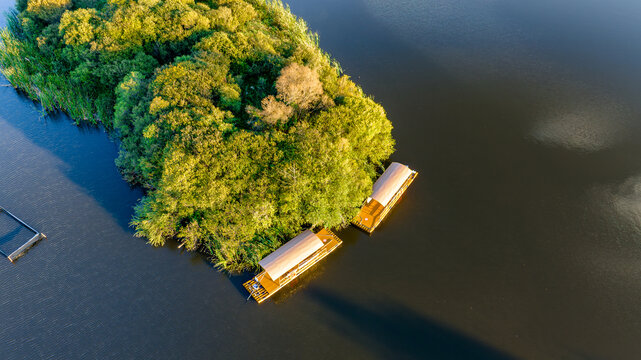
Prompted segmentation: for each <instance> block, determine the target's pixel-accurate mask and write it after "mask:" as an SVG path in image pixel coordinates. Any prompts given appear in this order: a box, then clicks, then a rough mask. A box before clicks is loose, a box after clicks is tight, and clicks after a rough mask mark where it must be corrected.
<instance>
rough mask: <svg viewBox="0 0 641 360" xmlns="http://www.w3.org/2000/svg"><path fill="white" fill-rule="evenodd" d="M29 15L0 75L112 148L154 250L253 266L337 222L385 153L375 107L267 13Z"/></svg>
mask: <svg viewBox="0 0 641 360" xmlns="http://www.w3.org/2000/svg"><path fill="white" fill-rule="evenodd" d="M31 1H33V0H31ZM31 1H30V2H29V4H28V6H27V8H26V9H21V10H22V11H21V12H20V13H19V14H12V15H10V17H9V31H4V32H3V33H2V34H0V35H1V39H2V41H1V44H2V47H1V48H0V66H1V68H2V71H3V73H4V74H5V76H6V77H7V79H8V80H9V81H10V82H11V83H12V84H14V86H16V87H19V88H21V89H22V90H24V91H25V92H26V93H27V94H29V95H30V96H31V97H32V98H34V99H37V100H39V101H41V102H42V104H43V107H44V108H45V109H62V110H65V111H67V112H68V113H69V114H70V115H71V116H72V117H73V118H75V119H76V120H83V119H86V120H90V121H101V122H102V123H103V124H104V125H105V126H107V127H108V128H109V129H111V130H112V131H113V132H114V133H115V134H116V135H117V136H118V138H119V140H120V147H121V151H120V155H119V157H118V159H117V160H116V163H117V165H118V166H119V168H120V169H121V171H122V174H123V176H124V177H125V179H127V180H128V181H130V182H132V183H136V184H140V185H142V186H144V187H145V188H146V189H147V190H148V191H147V195H146V196H145V197H144V198H143V199H142V201H141V202H140V204H139V205H138V206H137V208H136V215H135V218H134V220H133V222H132V223H133V224H134V225H135V227H136V229H137V234H138V235H140V236H144V237H146V238H147V239H148V240H149V242H150V243H151V244H153V245H163V244H164V243H165V241H166V240H167V239H169V238H174V239H177V240H178V241H180V242H182V243H183V244H184V245H185V247H186V248H187V249H190V250H195V249H201V250H204V251H206V252H207V253H209V254H210V255H211V256H212V258H213V259H214V260H215V261H216V263H217V264H218V265H219V266H221V267H223V268H225V269H228V270H238V269H243V268H248V267H253V266H256V265H257V263H258V261H259V260H260V259H261V258H262V257H263V256H264V255H265V254H268V253H270V252H271V251H273V250H274V249H275V248H276V247H278V246H279V245H280V244H281V243H282V242H283V241H286V240H288V239H289V238H290V237H291V236H293V235H295V234H296V233H298V232H299V231H301V230H302V229H304V228H309V227H312V226H326V227H334V226H342V225H345V224H346V223H348V221H349V219H350V218H351V217H353V216H354V215H355V213H356V212H357V211H358V207H359V206H360V205H361V203H362V201H363V199H365V197H366V196H367V195H369V192H370V191H371V186H372V179H373V178H374V176H375V175H376V172H377V170H378V169H379V168H380V165H381V163H382V162H383V161H384V160H385V159H386V158H387V157H388V156H389V155H390V154H391V152H392V151H393V147H394V141H393V139H392V137H391V130H392V125H391V123H390V122H389V120H388V119H387V117H386V115H385V111H384V110H383V108H382V107H381V106H380V105H378V104H376V103H375V102H374V101H373V100H371V99H370V98H368V97H366V96H365V95H364V94H363V92H362V90H361V89H360V88H359V87H358V86H357V85H356V84H354V83H353V82H352V81H351V80H350V79H349V77H347V76H346V75H343V74H342V73H341V70H340V67H339V66H338V64H337V63H336V62H334V61H332V60H331V58H330V57H329V56H328V55H327V54H326V53H324V52H323V51H322V50H321V49H320V48H319V47H318V38H317V36H316V35H315V34H312V33H310V32H309V31H308V29H307V26H306V25H305V23H304V22H303V21H302V20H300V19H297V18H296V17H295V16H293V15H292V14H291V12H290V11H289V9H287V8H285V7H284V6H283V4H282V3H281V2H279V1H268V2H265V1H262V0H210V1H206V2H195V1H194V0H138V1H135V0H109V1H108V2H107V1H103V0H94V1H89V0H86V1H85V2H84V3H81V2H78V3H74V4H75V5H74V10H73V11H67V12H66V13H62V12H59V13H56V14H57V15H56V16H58V17H60V16H62V17H61V18H60V22H59V24H58V22H56V21H55V20H46V19H45V18H44V17H43V15H42V14H43V13H42V12H41V13H36V12H35V10H34V9H35V5H32V3H31ZM41 1H42V0H41ZM33 4H36V3H35V2H34V3H33ZM61 4H63V5H60V6H58V9H63V10H64V9H66V7H67V5H64V3H61ZM79 4H85V5H84V6H81V5H79ZM30 7H31V8H30ZM52 14H53V13H52ZM45 17H47V19H54V17H53V15H52V16H51V17H48V16H45ZM43 20H45V21H44V22H43ZM47 21H49V22H50V23H48V22H47ZM51 21H53V22H51Z"/></svg>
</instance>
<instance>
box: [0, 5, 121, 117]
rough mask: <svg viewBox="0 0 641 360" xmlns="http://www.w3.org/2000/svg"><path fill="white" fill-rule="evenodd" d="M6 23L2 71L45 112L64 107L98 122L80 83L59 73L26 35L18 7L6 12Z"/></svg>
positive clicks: (1, 35)
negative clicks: (17, 11) (15, 9)
mask: <svg viewBox="0 0 641 360" xmlns="http://www.w3.org/2000/svg"><path fill="white" fill-rule="evenodd" d="M7 23H8V26H7V27H6V28H4V29H2V30H0V72H1V73H2V75H4V77H5V78H6V79H7V80H8V81H9V82H10V83H11V85H12V86H13V87H15V88H16V89H20V90H22V91H23V92H24V93H25V94H26V95H27V96H28V97H29V98H31V99H32V100H34V101H38V102H39V103H40V104H41V106H42V110H43V111H44V112H53V111H57V110H61V111H64V112H66V113H67V114H69V116H70V117H71V118H72V119H74V120H75V121H76V123H79V122H80V121H88V122H90V123H92V124H96V123H97V122H98V121H99V120H100V118H99V117H98V115H97V113H98V112H99V111H98V110H97V109H96V105H95V103H94V101H93V100H92V99H91V98H90V97H89V96H88V95H87V94H85V93H84V92H83V91H82V88H81V86H78V84H73V83H72V81H71V80H70V79H69V78H68V77H66V76H65V75H63V74H58V73H57V72H56V71H55V68H56V67H55V66H54V64H52V63H51V61H52V60H51V57H48V56H44V55H43V54H42V53H41V51H40V49H39V48H38V46H37V45H36V44H35V42H33V41H30V39H26V37H25V34H24V31H23V29H22V25H21V23H20V19H19V18H18V17H17V14H16V13H15V11H14V12H11V13H9V14H8V15H7ZM103 116H104V115H103ZM103 122H104V121H103ZM105 125H109V124H105Z"/></svg>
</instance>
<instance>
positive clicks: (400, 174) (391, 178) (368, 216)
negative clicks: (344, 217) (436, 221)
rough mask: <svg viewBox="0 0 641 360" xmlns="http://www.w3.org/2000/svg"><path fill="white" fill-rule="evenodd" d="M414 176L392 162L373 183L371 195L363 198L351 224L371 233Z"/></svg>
mask: <svg viewBox="0 0 641 360" xmlns="http://www.w3.org/2000/svg"><path fill="white" fill-rule="evenodd" d="M416 176H418V173H417V172H416V171H414V170H412V169H410V168H409V167H407V166H405V165H403V164H399V163H397V162H394V163H392V164H391V165H390V166H388V167H387V169H386V170H385V172H384V173H383V175H381V177H380V178H379V179H378V180H376V182H375V183H374V186H373V187H372V195H371V196H370V197H368V198H367V200H365V203H364V204H363V207H362V208H361V211H360V212H359V213H358V215H356V217H354V219H352V224H353V225H354V226H357V227H359V228H361V229H363V230H365V231H366V232H367V233H370V234H371V233H372V231H374V229H376V227H377V226H378V225H379V224H380V223H381V221H383V219H385V217H386V216H387V214H388V213H389V212H390V210H392V208H393V207H394V205H396V203H397V202H398V200H399V199H400V198H401V196H402V195H403V194H404V193H405V191H406V190H407V188H408V187H409V186H410V184H412V182H413V181H414V179H416Z"/></svg>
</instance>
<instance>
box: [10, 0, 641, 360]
mask: <svg viewBox="0 0 641 360" xmlns="http://www.w3.org/2000/svg"><path fill="white" fill-rule="evenodd" d="M0 4H1V7H2V8H3V9H7V8H9V6H11V4H12V1H11V0H0ZM290 4H291V7H292V10H293V11H294V13H296V14H297V15H299V16H302V17H303V18H304V19H306V20H307V21H308V23H309V24H310V27H311V28H312V29H313V30H315V31H317V32H318V33H319V34H320V36H321V46H322V47H323V48H324V49H325V50H327V51H328V52H330V53H331V54H332V55H333V56H334V57H335V58H336V59H338V60H339V61H340V62H341V63H342V65H343V67H344V70H345V71H346V72H347V73H348V74H350V75H351V76H352V77H353V78H354V79H355V80H356V82H358V83H359V84H361V85H362V86H363V88H364V89H365V91H366V92H367V93H369V94H372V95H373V96H374V97H375V99H376V100H377V101H379V102H381V103H382V104H383V105H384V106H385V108H386V109H387V111H388V114H389V117H390V119H391V120H392V121H393V122H394V124H395V130H394V135H395V137H396V139H397V141H398V145H397V148H398V151H397V152H396V153H395V155H394V157H393V159H394V160H397V161H401V162H404V163H407V164H409V165H410V166H411V167H412V168H415V169H417V170H419V171H420V176H419V178H418V179H417V180H416V182H415V183H414V185H413V186H412V187H411V188H410V190H409V192H408V193H407V195H406V197H405V198H404V200H403V201H401V202H400V204H399V205H398V207H397V208H396V209H395V210H394V211H393V212H392V214H391V216H390V217H389V218H388V219H387V221H386V222H385V223H384V225H383V226H381V227H380V228H379V229H378V230H377V231H376V233H375V234H374V235H373V236H371V237H368V236H365V235H364V234H363V233H361V232H359V231H357V230H356V229H353V228H348V229H346V230H344V231H342V232H340V236H341V237H342V238H343V240H344V246H343V247H342V248H341V249H339V250H338V251H337V252H335V253H334V254H333V255H332V256H331V257H330V258H328V259H327V261H325V262H323V263H322V264H321V265H320V266H319V267H318V268H316V269H315V270H314V271H312V272H311V273H309V274H306V275H305V276H304V277H303V278H301V279H299V280H298V281H297V283H296V284H295V285H294V286H291V287H289V288H288V290H287V291H284V292H283V294H279V295H278V296H276V297H275V299H274V300H273V301H269V302H268V303H266V304H263V305H261V306H258V305H256V304H255V303H253V302H247V303H246V302H245V298H246V294H245V292H244V291H243V290H242V288H241V283H242V281H243V280H245V279H246V278H247V277H248V276H249V275H247V274H246V275H243V276H234V277H231V278H230V277H228V276H227V275H225V274H221V273H219V272H217V271H215V270H214V269H212V268H211V267H210V266H209V265H207V263H206V262H204V261H203V260H202V259H201V258H200V257H199V256H197V255H194V254H189V253H184V252H182V251H180V250H179V249H176V248H175V246H169V247H166V248H160V249H157V248H152V247H150V246H148V245H146V244H145V242H144V240H141V239H137V238H134V237H133V232H132V229H131V228H129V227H128V222H129V220H130V218H131V215H132V206H133V205H134V204H135V203H136V201H137V199H139V198H140V197H141V192H140V191H139V190H136V189H131V188H129V186H128V185H127V184H126V183H125V182H124V181H123V180H121V178H120V176H119V174H118V172H117V170H116V168H115V166H114V163H113V160H114V158H115V157H116V153H117V148H116V145H115V144H114V143H112V142H111V141H110V140H109V138H108V136H107V135H106V134H105V133H104V132H103V131H101V130H98V129H93V128H83V127H80V128H79V127H76V126H73V125H71V123H70V122H69V119H68V118H67V117H66V116H63V115H56V116H51V117H42V116H41V115H40V113H39V110H38V106H37V105H34V104H33V103H32V102H31V101H29V100H27V99H25V98H23V97H22V96H20V95H19V94H17V93H16V92H15V91H14V90H13V89H12V88H7V87H0V205H1V206H4V207H6V208H8V209H10V210H11V211H12V212H14V213H15V214H16V215H18V216H20V217H22V218H23V219H24V220H26V221H27V222H29V223H30V224H31V225H32V226H34V227H36V228H37V229H39V230H40V231H42V232H44V233H46V234H47V235H48V237H49V238H48V239H47V240H45V241H43V242H41V243H40V244H39V245H37V246H36V247H34V248H33V249H32V250H31V251H30V252H29V253H28V254H27V255H26V256H24V257H23V258H21V259H20V260H19V261H18V262H17V263H16V264H11V263H9V261H5V260H2V259H0V359H39V358H44V359H94V358H95V359H129V358H156V359H179V358H182V359H190V358H201V359H202V358H207V359H210V358H216V359H226V358H250V357H251V358H254V359H262V358H277V357H278V358H286V359H299V358H318V359H343V358H345V359H363V358H390V359H397V358H426V359H432V358H433V359H443V358H445V359H448V358H454V359H459V358H488V359H502V358H510V357H518V358H532V359H556V358H562V359H597V358H607V359H639V358H641V341H640V340H639V339H641V306H639V300H640V299H641V129H640V127H641V126H640V124H641V107H640V106H639V99H641V26H639V24H640V23H641V3H639V2H638V1H614V2H612V1H609V2H606V1H592V0H581V1H579V0H572V1H562V2H561V1H552V0H543V1H536V2H532V1H530V2H526V1H501V0H494V1H492V0H472V1H462V0H451V1H427V0H399V1H383V0H341V1H338V0H326V1H304V0H295V1H290ZM3 21H4V20H3ZM0 82H2V83H6V81H5V80H4V79H2V80H0ZM3 234H4V233H3ZM9 236H10V235H9Z"/></svg>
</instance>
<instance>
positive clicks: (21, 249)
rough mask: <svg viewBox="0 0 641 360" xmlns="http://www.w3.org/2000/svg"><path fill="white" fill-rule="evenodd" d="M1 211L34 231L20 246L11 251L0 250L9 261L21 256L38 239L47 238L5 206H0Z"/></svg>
mask: <svg viewBox="0 0 641 360" xmlns="http://www.w3.org/2000/svg"><path fill="white" fill-rule="evenodd" d="M2 213H4V214H7V215H8V216H9V217H10V218H11V219H13V220H14V221H15V222H17V223H18V224H20V225H21V226H23V227H25V228H26V229H27V230H29V231H31V232H33V233H34V235H33V236H32V237H31V238H30V239H29V240H27V242H25V243H24V244H22V245H21V246H20V247H18V248H17V249H15V250H14V251H12V252H11V253H9V254H6V253H5V252H4V251H2V250H0V254H2V255H4V256H5V257H6V258H7V259H9V261H11V262H14V261H15V260H16V259H17V258H19V257H20V256H22V255H23V254H24V253H25V252H26V251H27V250H28V249H29V248H30V247H32V246H33V245H34V244H35V243H37V242H38V241H40V240H42V239H46V238H47V237H46V236H45V235H44V234H43V233H41V232H39V231H37V230H36V229H34V228H32V227H31V226H29V225H28V224H27V223H25V222H24V221H22V220H20V218H18V217H17V216H15V215H13V214H12V213H10V212H9V211H8V210H7V209H5V208H3V207H1V206H0V214H2Z"/></svg>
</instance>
